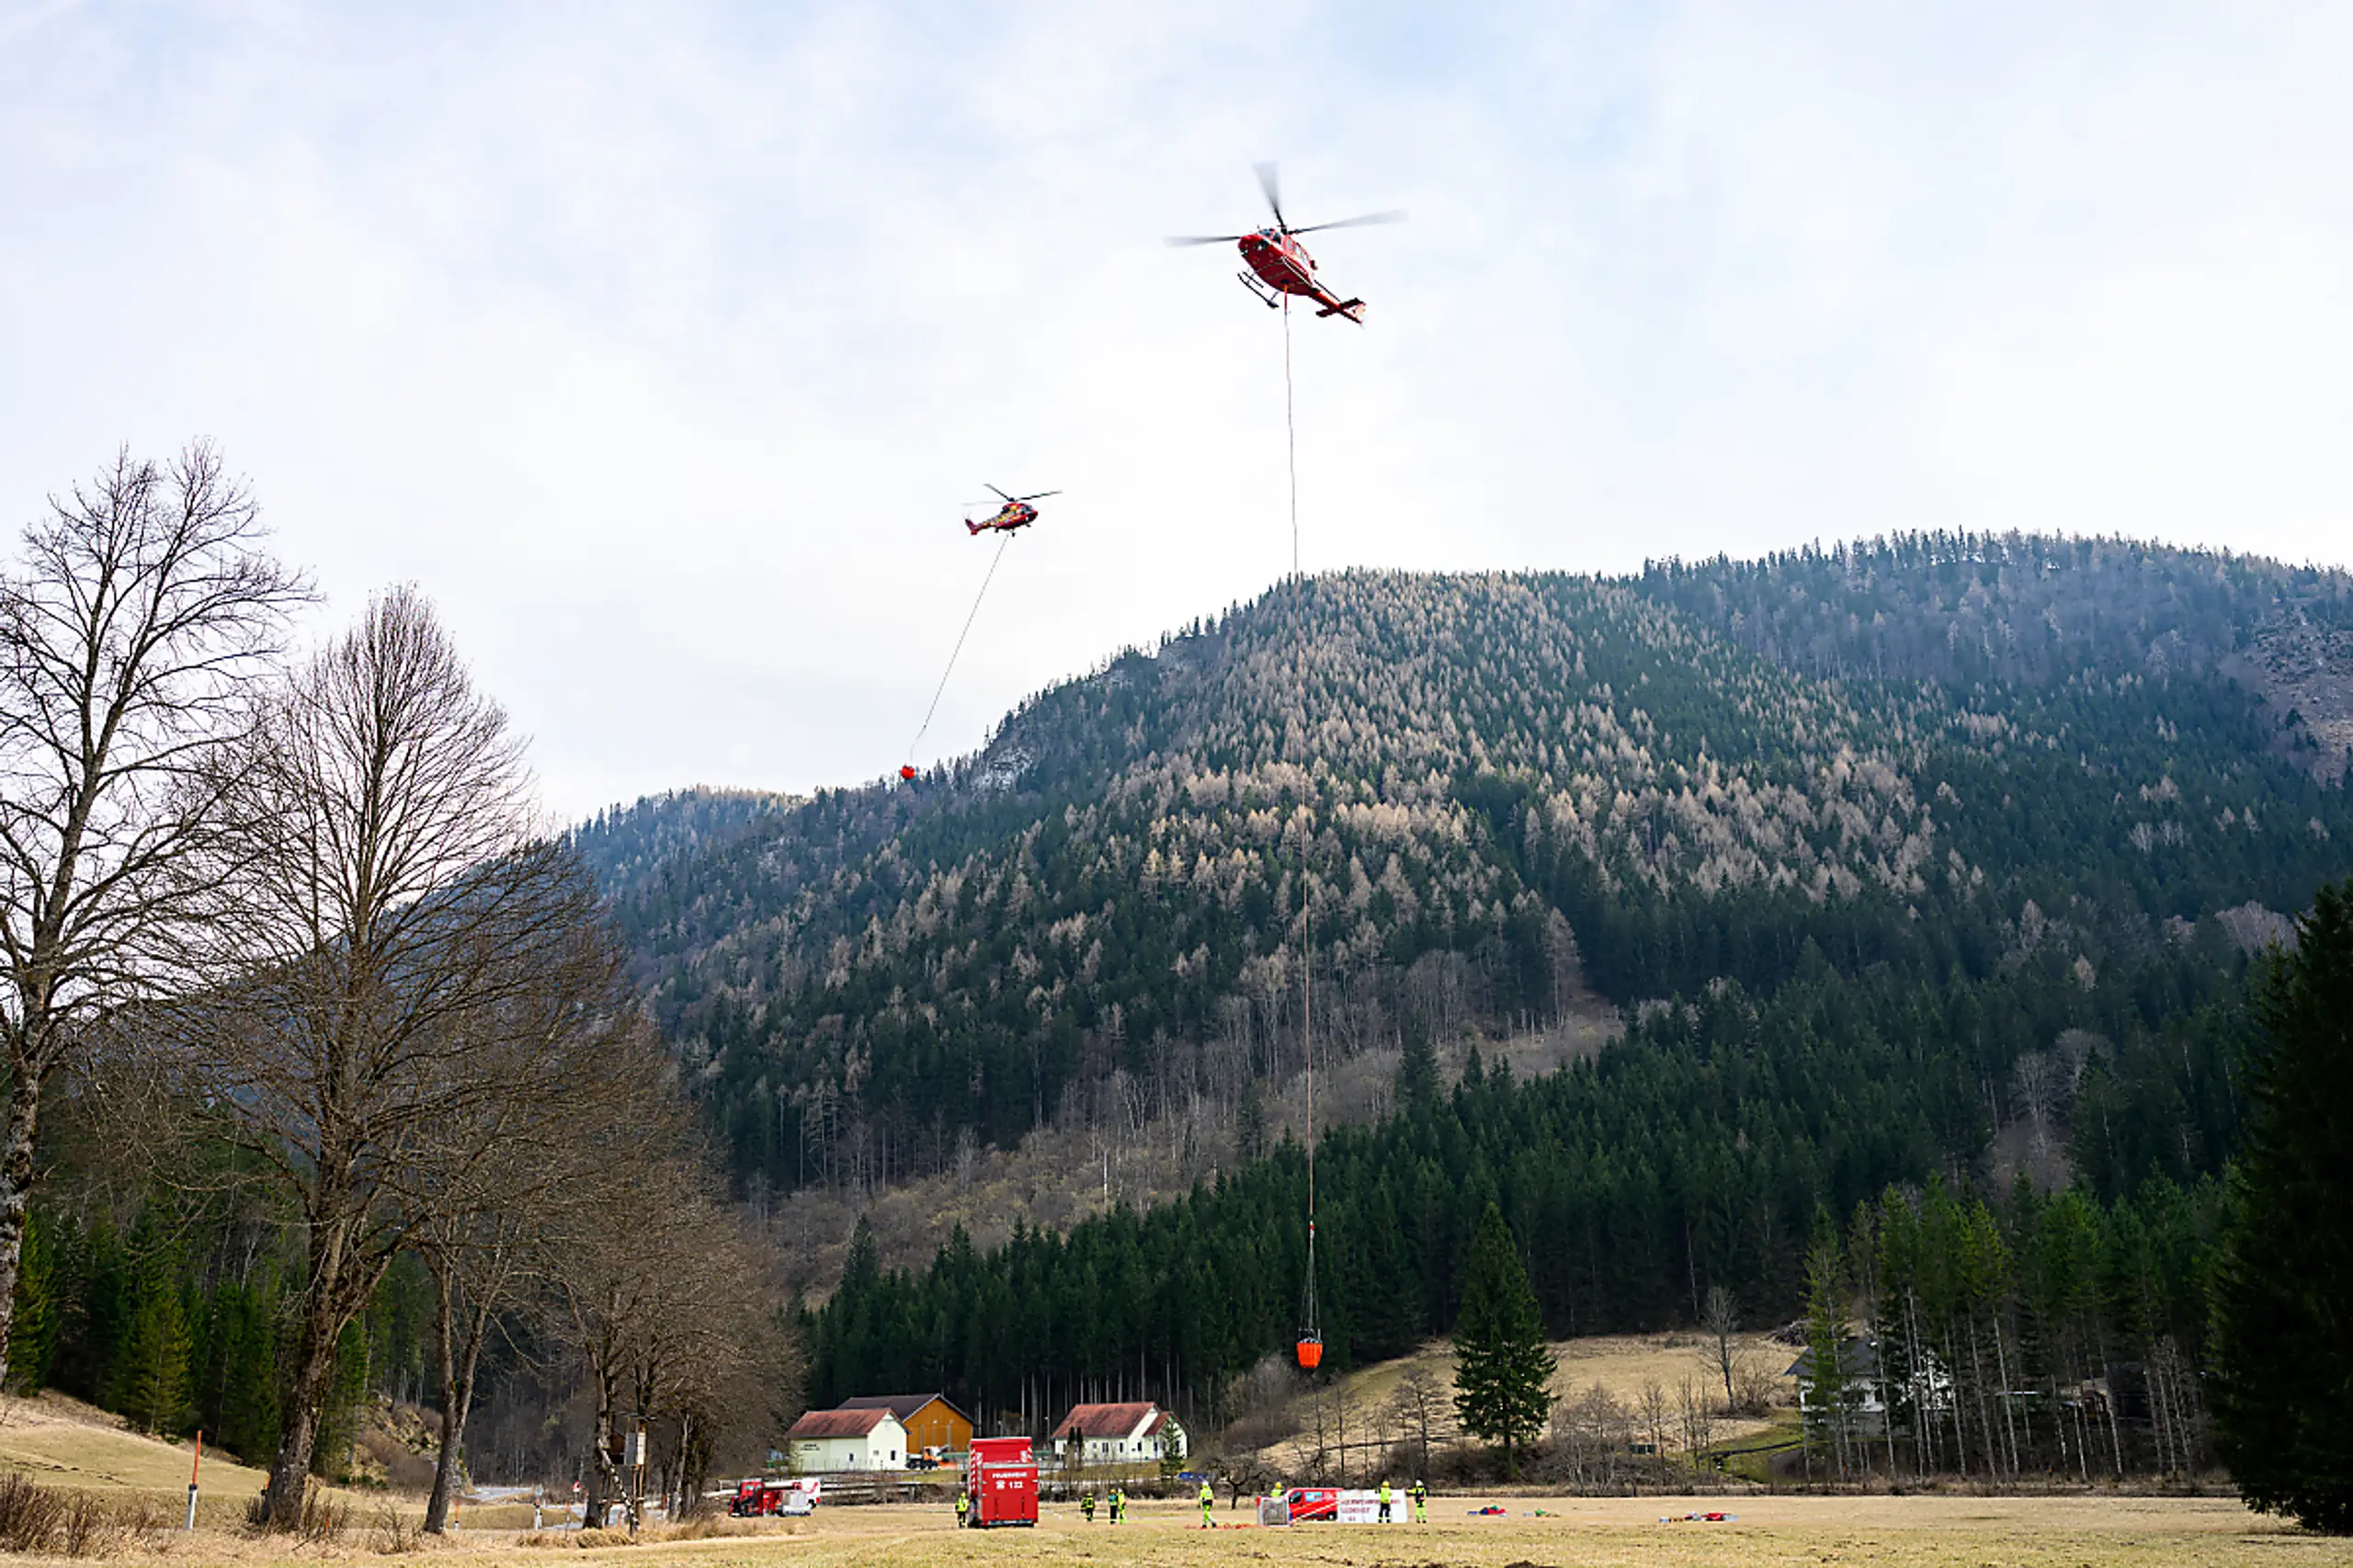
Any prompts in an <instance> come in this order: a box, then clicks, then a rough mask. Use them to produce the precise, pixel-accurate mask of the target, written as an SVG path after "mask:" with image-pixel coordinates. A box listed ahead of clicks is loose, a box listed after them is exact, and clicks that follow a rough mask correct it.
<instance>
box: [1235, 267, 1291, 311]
mask: <svg viewBox="0 0 2353 1568" xmlns="http://www.w3.org/2000/svg"><path fill="white" fill-rule="evenodd" d="M1233 276H1234V277H1235V278H1238V279H1240V281H1241V284H1242V286H1243V287H1244V288H1245V289H1247V290H1250V292H1251V293H1252V294H1254V295H1256V296H1257V300H1258V302H1259V303H1260V304H1262V305H1264V306H1266V307H1267V309H1268V310H1270V311H1274V310H1280V309H1281V308H1282V301H1279V300H1278V299H1276V298H1275V291H1274V290H1272V289H1269V288H1267V286H1266V285H1265V284H1264V283H1261V282H1259V281H1258V280H1257V279H1256V278H1253V277H1251V276H1250V275H1249V274H1248V273H1246V272H1237V273H1235V274H1234V275H1233Z"/></svg>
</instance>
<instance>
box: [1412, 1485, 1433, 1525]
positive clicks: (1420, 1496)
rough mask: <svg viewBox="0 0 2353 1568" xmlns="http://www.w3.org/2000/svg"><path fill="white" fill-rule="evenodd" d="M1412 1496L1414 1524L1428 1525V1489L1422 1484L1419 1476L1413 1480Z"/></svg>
mask: <svg viewBox="0 0 2353 1568" xmlns="http://www.w3.org/2000/svg"><path fill="white" fill-rule="evenodd" d="M1413 1496H1414V1522H1415V1524H1417V1525H1426V1524H1428V1523H1429V1522H1430V1489H1429V1488H1428V1487H1427V1486H1425V1485H1423V1484H1422V1478H1421V1477H1420V1476H1415V1478H1414V1493H1413Z"/></svg>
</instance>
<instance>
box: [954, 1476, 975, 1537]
mask: <svg viewBox="0 0 2353 1568" xmlns="http://www.w3.org/2000/svg"><path fill="white" fill-rule="evenodd" d="M971 1520H972V1490H971V1488H969V1487H959V1488H958V1489H957V1492H956V1528H958V1529H960V1530H961V1529H962V1528H964V1527H965V1526H966V1525H967V1524H968V1523H970V1522H971Z"/></svg>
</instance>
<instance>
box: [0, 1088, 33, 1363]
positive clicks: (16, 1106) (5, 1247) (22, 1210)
mask: <svg viewBox="0 0 2353 1568" xmlns="http://www.w3.org/2000/svg"><path fill="white" fill-rule="evenodd" d="M12 1054H16V1053H12ZM14 1066H15V1068H16V1072H15V1074H14V1081H13V1082H12V1083H11V1084H10V1085H9V1090H8V1127H7V1131H6V1143H5V1144H0V1386H5V1385H6V1382H7V1381H8V1371H9V1360H8V1356H9V1351H10V1349H11V1345H10V1340H9V1335H11V1333H12V1332H13V1331H14V1329H15V1328H16V1323H17V1271H18V1270H19V1269H20V1268H22V1267H23V1266H24V1257H25V1215H26V1206H27V1205H28V1203H29V1202H30V1201H31V1199H32V1191H33V1148H34V1142H35V1138H36V1136H37V1134H38V1133H39V1132H40V1074H39V1073H35V1072H30V1071H28V1070H27V1068H26V1065H25V1060H24V1057H23V1056H22V1055H21V1054H16V1061H15V1062H14Z"/></svg>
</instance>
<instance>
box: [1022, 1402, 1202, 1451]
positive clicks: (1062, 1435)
mask: <svg viewBox="0 0 2353 1568" xmlns="http://www.w3.org/2000/svg"><path fill="white" fill-rule="evenodd" d="M1052 1441H1053V1445H1054V1456H1055V1457H1056V1458H1057V1459H1059V1460H1062V1462H1063V1463H1064V1464H1066V1465H1119V1464H1158V1463H1159V1462H1160V1461H1161V1460H1164V1459H1183V1458H1184V1457H1185V1428H1184V1427H1182V1426H1178V1425H1177V1424H1176V1417H1175V1416H1173V1415H1169V1414H1168V1413H1167V1412H1166V1411H1165V1410H1163V1409H1161V1408H1160V1406H1158V1405H1156V1404H1152V1403H1131V1404H1074V1405H1073V1406H1071V1411H1070V1414H1069V1415H1065V1416H1063V1420H1062V1425H1061V1426H1056V1427H1055V1428H1054V1432H1053V1438H1052Z"/></svg>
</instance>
